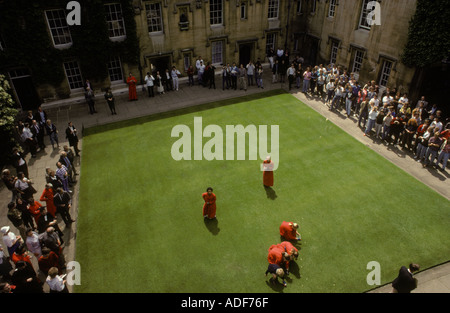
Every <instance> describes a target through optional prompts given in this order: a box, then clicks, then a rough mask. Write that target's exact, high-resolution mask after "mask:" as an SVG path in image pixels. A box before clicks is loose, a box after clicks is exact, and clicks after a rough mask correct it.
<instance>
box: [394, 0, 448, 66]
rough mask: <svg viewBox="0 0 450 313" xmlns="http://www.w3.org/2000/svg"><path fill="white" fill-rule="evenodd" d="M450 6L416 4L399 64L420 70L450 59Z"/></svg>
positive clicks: (444, 0)
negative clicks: (447, 58)
mask: <svg viewBox="0 0 450 313" xmlns="http://www.w3.org/2000/svg"><path fill="white" fill-rule="evenodd" d="M449 29H450V5H449V2H448V0H434V1H429V0H417V8H416V13H415V14H414V16H413V18H412V19H411V21H410V23H409V30H408V41H407V43H406V46H405V50H404V52H403V55H402V62H403V63H404V64H406V65H408V66H411V67H412V66H415V67H419V68H424V67H426V66H428V65H431V64H434V63H436V62H439V61H441V60H443V59H444V58H446V57H449V56H450V31H449Z"/></svg>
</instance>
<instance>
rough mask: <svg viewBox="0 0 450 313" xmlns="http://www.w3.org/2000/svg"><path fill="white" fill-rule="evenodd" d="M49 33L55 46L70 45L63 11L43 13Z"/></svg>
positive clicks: (70, 40)
mask: <svg viewBox="0 0 450 313" xmlns="http://www.w3.org/2000/svg"><path fill="white" fill-rule="evenodd" d="M45 16H46V17H47V22H48V26H49V29H50V33H51V34H52V39H53V43H54V45H55V46H58V45H64V44H69V43H72V37H71V36H70V30H69V26H68V25H67V22H66V15H65V12H64V10H51V11H45Z"/></svg>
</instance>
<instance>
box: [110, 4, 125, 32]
mask: <svg viewBox="0 0 450 313" xmlns="http://www.w3.org/2000/svg"><path fill="white" fill-rule="evenodd" d="M105 11H106V23H107V24H108V32H109V38H112V37H121V36H125V23H124V21H123V18H122V7H121V5H120V3H112V4H105Z"/></svg>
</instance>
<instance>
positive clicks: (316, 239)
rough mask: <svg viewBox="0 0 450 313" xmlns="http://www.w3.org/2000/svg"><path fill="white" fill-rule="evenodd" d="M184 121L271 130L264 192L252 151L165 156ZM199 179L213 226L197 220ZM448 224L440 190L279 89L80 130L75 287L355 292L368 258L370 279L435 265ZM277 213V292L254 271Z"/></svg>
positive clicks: (449, 207) (449, 206) (448, 241)
mask: <svg viewBox="0 0 450 313" xmlns="http://www.w3.org/2000/svg"><path fill="white" fill-rule="evenodd" d="M194 117H202V121H203V128H204V127H206V126H207V125H211V124H216V125H219V126H220V127H221V128H222V129H223V131H224V138H225V129H226V125H238V124H242V125H244V126H247V125H251V124H252V125H256V126H258V125H269V126H268V129H269V133H270V125H279V132H280V135H279V145H280V149H279V155H280V163H279V167H278V169H277V170H276V171H275V173H274V180H275V185H274V188H273V192H266V190H265V189H264V188H263V185H262V172H260V170H259V166H260V163H261V162H262V161H261V160H243V161H237V160H223V161H218V160H214V161H206V160H201V161H193V160H192V161H187V160H181V161H175V160H174V159H173V158H172V156H171V148H172V144H173V143H174V142H175V141H176V140H177V139H178V138H172V137H171V131H172V128H173V127H174V126H176V125H180V124H184V125H187V126H189V127H190V129H191V131H192V133H193V129H194V127H193V125H194ZM268 138H269V139H270V136H268ZM208 140H209V138H203V144H205V143H206V142H207V141H208ZM224 145H225V140H224ZM268 146H269V150H270V146H271V145H270V143H269V144H268ZM223 150H224V151H226V147H225V146H224V148H223ZM193 153H194V152H193V151H192V155H193ZM208 186H212V187H213V188H214V193H215V194H216V196H217V221H215V222H214V221H212V222H205V221H204V220H203V217H202V206H203V199H202V198H201V194H202V193H203V192H205V190H206V188H207V187H208ZM449 220H450V203H449V201H448V200H447V199H445V198H443V197H442V196H440V195H439V194H437V193H436V192H434V191H433V190H431V189H430V188H428V187H427V186H425V185H424V184H422V183H420V182H419V181H417V180H416V179H414V178H413V177H411V176H410V175H409V174H407V173H405V172H404V171H402V170H401V169H399V168H397V167H396V166H395V165H393V164H392V163H390V162H388V161H387V160H385V159H384V158H383V157H381V156H380V155H378V154H377V153H375V152H373V151H372V150H370V149H369V148H367V147H366V146H364V145H363V144H361V143H360V142H358V141H357V140H356V139H354V138H353V137H351V136H349V135H348V134H347V133H345V132H344V131H342V130H340V129H339V128H338V127H336V126H335V125H333V124H332V123H330V122H329V121H326V119H325V118H324V117H322V116H321V115H319V114H318V113H316V112H315V111H314V110H312V109H311V108H309V107H308V106H306V105H305V104H303V103H301V102H300V101H299V100H297V99H296V98H295V97H293V96H292V95H290V94H285V93H283V92H269V93H266V94H264V97H262V96H261V95H259V96H247V97H243V98H239V99H233V100H225V101H220V102H216V103H212V104H208V105H202V106H199V107H196V108H190V109H185V110H180V111H177V112H172V113H167V114H160V115H156V116H153V117H146V118H140V119H136V120H132V121H126V122H121V123H116V124H111V125H105V126H101V127H96V128H94V129H88V130H87V132H86V134H85V135H84V137H83V157H82V166H81V178H80V194H79V215H78V230H77V250H76V260H77V261H78V262H79V263H80V266H81V285H80V286H76V289H75V291H76V292H169V293H170V292H194V293H196V292H201V293H208V292H219V293H225V292H227V293H228V292H233V293H241V292H255V293H260V292H286V293H292V292H363V291H366V290H369V289H371V288H373V287H374V286H369V285H368V284H367V282H366V277H367V275H368V274H369V272H370V270H371V269H369V270H368V269H367V268H366V267H367V264H368V263H369V262H370V261H377V262H379V264H380V266H381V283H382V284H383V283H387V282H389V281H391V280H393V279H394V278H395V277H396V275H397V273H398V269H399V268H400V266H401V265H408V264H409V263H410V262H415V263H419V264H420V265H421V267H422V269H425V268H427V267H431V266H434V265H436V264H439V263H442V262H444V261H447V260H448V259H449V254H448V252H449V250H448V247H449V246H450V236H449ZM283 221H294V222H298V223H299V224H300V233H301V234H302V238H303V241H302V244H301V245H299V246H300V247H301V250H300V257H299V259H298V260H297V261H296V262H295V263H294V264H292V265H291V275H290V279H288V287H287V288H282V287H281V286H280V285H277V286H272V285H270V284H269V283H268V278H269V277H265V276H264V272H265V271H266V269H267V265H268V263H267V249H268V248H269V247H270V245H272V244H277V243H279V242H280V236H279V230H278V228H279V225H280V224H281V222H283Z"/></svg>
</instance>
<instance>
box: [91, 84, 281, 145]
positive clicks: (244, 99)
mask: <svg viewBox="0 0 450 313" xmlns="http://www.w3.org/2000/svg"><path fill="white" fill-rule="evenodd" d="M281 94H287V92H286V91H284V90H281V89H277V90H270V91H267V92H262V93H258V94H252V95H248V96H243V97H238V98H233V99H225V100H220V101H215V102H211V103H206V104H200V105H195V106H191V107H187V108H182V109H177V110H173V111H168V112H161V113H155V114H152V115H147V116H142V117H138V118H133V119H129V120H125V121H119V122H113V123H108V124H104V125H98V126H93V127H89V128H84V126H83V128H82V134H83V136H88V135H93V134H98V133H102V132H105V131H110V130H114V129H119V128H123V127H128V126H133V125H137V124H143V123H147V122H151V121H157V120H161V119H166V118H171V117H174V116H180V115H184V114H189V113H195V112H201V111H206V110H210V109H215V108H219V107H223V106H227V105H232V104H237V103H240V102H247V101H253V100H257V99H262V98H266V97H271V96H277V95H281Z"/></svg>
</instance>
